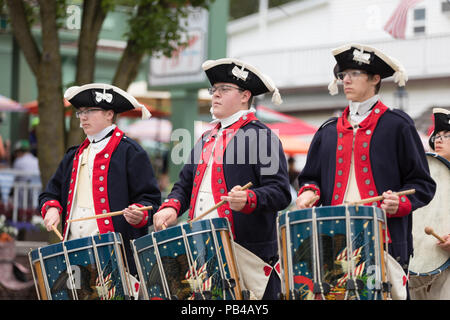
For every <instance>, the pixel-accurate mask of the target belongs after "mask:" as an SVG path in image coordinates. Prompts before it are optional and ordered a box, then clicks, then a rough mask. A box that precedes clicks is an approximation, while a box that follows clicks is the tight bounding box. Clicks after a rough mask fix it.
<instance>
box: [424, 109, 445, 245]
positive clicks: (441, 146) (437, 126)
mask: <svg viewBox="0 0 450 320" xmlns="http://www.w3.org/2000/svg"><path fill="white" fill-rule="evenodd" d="M433 113H434V130H433V133H432V134H431V136H430V140H429V143H430V146H431V148H432V149H433V150H434V151H435V152H436V153H437V154H438V155H439V156H441V157H442V158H444V159H445V160H447V164H448V166H450V110H447V109H442V108H435V109H434V110H433ZM449 183H450V181H449ZM442 239H443V240H445V242H443V243H440V242H438V243H437V245H438V246H439V247H440V248H441V249H442V250H445V251H447V252H449V253H450V234H446V235H443V236H442Z"/></svg>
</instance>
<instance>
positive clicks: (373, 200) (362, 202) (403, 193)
mask: <svg viewBox="0 0 450 320" xmlns="http://www.w3.org/2000/svg"><path fill="white" fill-rule="evenodd" d="M415 192H416V189H409V190H404V191H400V192H394V193H393V194H395V195H397V196H406V195H409V194H414V193H415ZM383 199H384V197H383V196H376V197H372V198H366V199H362V200H359V201H355V202H351V203H350V204H351V205H355V206H357V205H360V204H366V203H370V202H376V201H381V200H383Z"/></svg>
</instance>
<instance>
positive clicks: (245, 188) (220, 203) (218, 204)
mask: <svg viewBox="0 0 450 320" xmlns="http://www.w3.org/2000/svg"><path fill="white" fill-rule="evenodd" d="M252 185H253V183H251V182H249V183H247V184H246V185H245V186H243V187H242V189H241V191H244V190H247V189H248V188H250V187H251V186H252ZM225 202H227V201H226V200H222V201H220V202H219V203H217V204H216V205H215V206H214V207H212V208H210V209H208V210H206V211H205V212H203V213H202V214H201V215H199V216H197V217H195V218H194V219H192V220H191V221H190V222H189V223H192V222H194V221H197V220H200V219H201V218H203V217H204V216H206V215H207V214H210V213H211V212H213V211H214V210H216V209H217V208H219V207H220V206H222V205H223V204H225Z"/></svg>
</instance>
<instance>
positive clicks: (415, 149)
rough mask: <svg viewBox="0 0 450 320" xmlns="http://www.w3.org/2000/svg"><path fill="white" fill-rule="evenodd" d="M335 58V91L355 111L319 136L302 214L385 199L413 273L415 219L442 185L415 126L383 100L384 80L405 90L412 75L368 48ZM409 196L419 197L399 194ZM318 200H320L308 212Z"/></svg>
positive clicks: (391, 230) (398, 249) (394, 250)
mask: <svg viewBox="0 0 450 320" xmlns="http://www.w3.org/2000/svg"><path fill="white" fill-rule="evenodd" d="M332 54H333V56H334V58H335V59H336V62H337V64H336V66H335V68H334V80H333V81H332V82H331V83H330V85H329V91H330V94H332V95H334V94H336V93H337V91H338V90H337V84H338V82H341V83H342V86H343V90H344V93H345V96H346V98H347V100H348V103H349V105H348V106H347V108H345V110H344V112H343V114H342V115H341V116H340V117H339V118H332V119H330V120H328V121H326V122H325V123H324V124H323V125H322V126H321V127H320V128H319V130H318V131H317V133H316V134H315V136H314V138H313V140H312V143H311V147H310V149H309V152H308V157H307V161H306V164H305V167H304V169H303V171H302V172H301V174H300V175H299V178H298V180H299V186H300V190H299V192H298V198H297V200H296V204H297V207H298V208H299V209H304V208H306V207H311V206H312V205H318V204H321V205H340V204H343V203H344V202H354V201H358V200H361V199H366V198H370V197H374V196H377V195H383V197H384V200H383V201H380V202H377V203H376V205H377V206H378V207H381V208H382V209H384V210H385V211H386V213H387V217H388V222H387V224H388V236H389V253H390V254H391V255H392V256H393V257H394V258H395V259H396V260H397V261H398V262H399V263H400V265H401V266H402V268H403V269H404V270H407V269H408V262H409V257H410V255H411V254H412V252H413V248H412V234H411V223H412V215H411V213H412V212H413V211H414V210H415V209H417V208H419V207H422V206H424V205H426V204H427V203H428V202H429V201H430V200H431V199H432V198H433V195H434V192H435V188H436V185H435V182H434V181H433V179H432V178H431V177H430V175H429V168H428V164H427V161H426V159H425V151H424V148H423V145H422V142H421V140H420V138H419V135H418V133H417V131H416V128H415V126H414V122H413V120H412V119H411V118H410V117H409V116H408V115H407V114H406V113H404V112H403V111H400V110H397V109H390V108H388V107H387V106H385V105H384V104H383V103H382V102H381V101H380V97H379V95H378V90H379V89H380V86H381V79H384V78H387V77H390V76H392V75H393V76H394V81H395V82H396V83H398V85H399V86H404V85H405V83H406V81H407V76H406V72H405V70H404V69H403V67H402V66H401V65H400V63H398V62H397V61H396V60H394V59H393V58H391V57H389V56H387V55H385V54H384V53H382V52H381V51H380V50H378V49H376V48H373V47H370V46H366V45H360V44H349V45H344V46H341V47H339V48H336V49H334V50H333V51H332ZM408 189H415V193H414V194H411V195H407V196H401V197H398V196H397V195H395V194H393V192H398V191H402V190H408ZM314 195H319V196H320V199H319V200H318V201H317V202H316V203H315V204H309V205H308V203H309V201H310V200H311V199H312V198H313V196H314Z"/></svg>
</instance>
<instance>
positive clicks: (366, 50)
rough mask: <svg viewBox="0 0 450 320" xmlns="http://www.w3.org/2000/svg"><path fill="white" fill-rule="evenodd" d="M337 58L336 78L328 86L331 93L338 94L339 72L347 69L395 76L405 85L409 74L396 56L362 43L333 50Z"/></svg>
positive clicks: (396, 80)
mask: <svg viewBox="0 0 450 320" xmlns="http://www.w3.org/2000/svg"><path fill="white" fill-rule="evenodd" d="M331 53H332V54H333V56H334V58H335V59H336V65H335V67H334V69H333V73H334V79H333V81H332V82H331V83H330V85H329V86H328V89H329V91H330V94H332V95H334V94H337V73H338V72H341V71H344V70H346V69H357V70H364V71H367V72H369V73H371V74H379V75H380V77H381V78H382V79H384V78H387V77H390V76H392V75H393V76H394V82H396V83H398V85H399V86H400V87H403V86H404V85H405V84H406V81H408V76H407V75H406V71H405V69H404V68H403V66H402V65H401V64H400V63H399V62H398V61H397V60H396V59H394V58H392V57H389V56H387V55H386V54H384V53H383V52H381V51H380V50H378V49H376V48H374V47H371V46H367V45H361V44H355V43H353V44H347V45H344V46H341V47H338V48H336V49H333V50H332V51H331Z"/></svg>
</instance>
